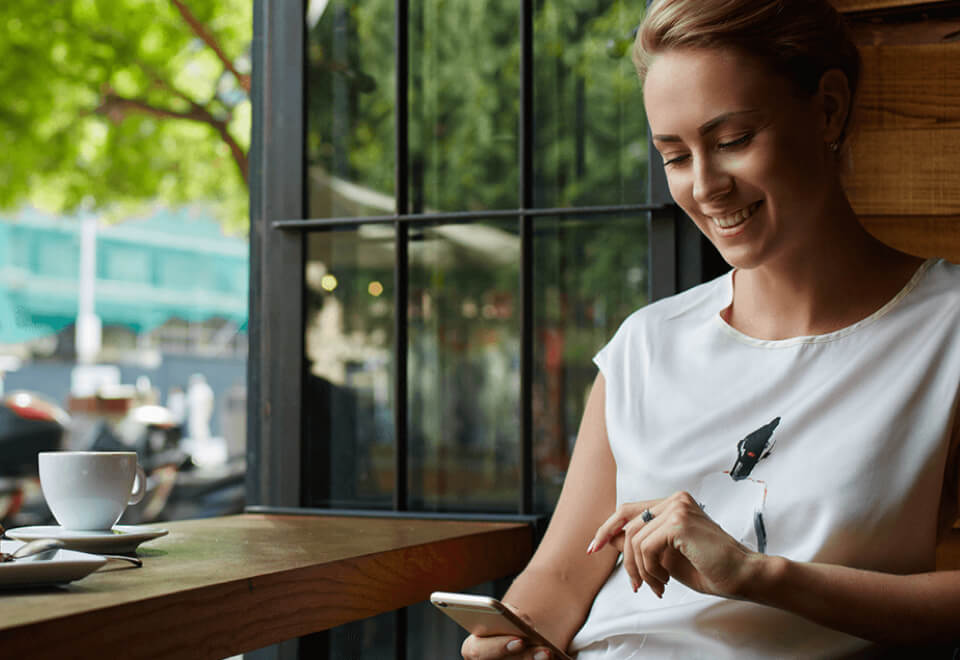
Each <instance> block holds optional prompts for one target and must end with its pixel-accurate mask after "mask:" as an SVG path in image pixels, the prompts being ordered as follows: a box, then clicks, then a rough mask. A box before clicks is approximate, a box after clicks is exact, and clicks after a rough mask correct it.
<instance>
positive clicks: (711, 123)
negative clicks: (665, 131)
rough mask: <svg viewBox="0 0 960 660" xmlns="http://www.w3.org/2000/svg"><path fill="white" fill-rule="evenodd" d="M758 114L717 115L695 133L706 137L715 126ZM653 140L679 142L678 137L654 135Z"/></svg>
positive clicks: (749, 112)
mask: <svg viewBox="0 0 960 660" xmlns="http://www.w3.org/2000/svg"><path fill="white" fill-rule="evenodd" d="M758 112H760V111H759V110H738V111H736V112H724V113H723V114H722V115H717V116H716V117H714V118H713V119H711V120H709V121H707V122H705V123H704V124H703V125H702V126H700V128H698V129H697V131H698V132H699V133H700V135H706V134H707V133H709V132H710V131H712V130H713V129H715V128H716V127H717V126H720V125H721V124H723V123H725V122H728V121H730V120H731V119H733V118H735V117H740V116H742V115H752V114H756V113H758ZM653 140H654V141H655V142H681V141H682V140H681V139H680V136H679V135H654V136H653Z"/></svg>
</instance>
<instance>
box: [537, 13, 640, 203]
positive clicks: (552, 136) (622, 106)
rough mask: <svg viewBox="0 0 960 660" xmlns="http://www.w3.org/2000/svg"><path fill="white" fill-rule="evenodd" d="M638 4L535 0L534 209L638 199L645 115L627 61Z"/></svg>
mask: <svg viewBox="0 0 960 660" xmlns="http://www.w3.org/2000/svg"><path fill="white" fill-rule="evenodd" d="M571 5H575V7H571ZM643 5H644V3H642V2H625V1H623V0H577V2H575V3H574V2H571V1H570V0H545V1H544V2H543V3H538V6H539V9H538V10H537V13H536V15H535V18H534V21H535V22H534V35H535V36H534V42H535V43H534V60H535V65H534V66H535V74H534V90H535V91H534V113H535V117H534V121H535V124H536V129H535V131H534V135H535V144H536V148H535V151H534V167H535V180H536V188H535V193H534V197H535V203H536V205H537V206H540V207H545V208H551V207H564V206H586V205H606V204H635V203H636V204H639V203H643V202H645V201H646V199H647V195H646V172H647V169H646V168H647V135H646V130H647V129H646V116H645V114H644V110H643V102H642V98H641V93H640V85H639V83H638V81H637V76H636V72H635V71H634V68H633V63H632V62H631V60H630V48H631V45H632V42H633V30H634V29H635V28H636V26H637V25H638V24H639V22H640V20H641V18H642V17H643V16H642V13H643Z"/></svg>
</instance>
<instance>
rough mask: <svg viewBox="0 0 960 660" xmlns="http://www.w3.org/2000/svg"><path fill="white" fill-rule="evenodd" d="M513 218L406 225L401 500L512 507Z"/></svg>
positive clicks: (429, 505) (515, 429) (423, 505)
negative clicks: (405, 444)
mask: <svg viewBox="0 0 960 660" xmlns="http://www.w3.org/2000/svg"><path fill="white" fill-rule="evenodd" d="M516 226H517V223H516V222H515V221H513V222H501V223H484V224H472V225H435V226H428V227H419V228H415V229H413V230H412V231H411V242H410V317H409V323H410V325H409V328H410V329H409V334H410V337H409V339H410V347H409V353H408V355H409V396H410V408H409V410H410V413H409V420H410V421H409V429H410V438H409V443H410V504H411V508H413V509H425V510H431V511H432V510H437V511H465V510H479V511H515V510H516V507H517V502H518V499H517V498H518V492H519V485H520V474H519V469H518V462H519V378H520V375H519V354H520V353H519V351H520V336H519V318H520V310H519V305H520V301H519V299H518V291H517V288H518V277H519V275H518V273H519V271H518V263H519V261H520V240H519V237H518V236H517V234H516Z"/></svg>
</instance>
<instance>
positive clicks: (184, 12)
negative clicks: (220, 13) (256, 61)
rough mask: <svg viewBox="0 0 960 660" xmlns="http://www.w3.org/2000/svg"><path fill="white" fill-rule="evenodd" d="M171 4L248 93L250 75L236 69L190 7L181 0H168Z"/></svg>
mask: <svg viewBox="0 0 960 660" xmlns="http://www.w3.org/2000/svg"><path fill="white" fill-rule="evenodd" d="M170 2H172V3H173V5H174V6H175V7H176V8H177V11H179V12H180V15H181V16H182V17H183V20H185V21H186V22H187V24H188V25H189V26H190V29H191V30H193V33H194V34H195V35H197V36H198V37H200V39H201V40H203V43H205V44H207V45H208V46H209V47H210V49H211V50H213V52H214V53H216V55H217V57H218V58H219V59H220V62H222V63H223V66H224V67H225V68H226V69H227V70H228V71H229V72H230V73H232V74H233V75H234V76H235V77H236V79H237V82H239V83H240V86H241V87H243V89H244V90H245V91H246V92H247V94H249V93H250V76H248V75H246V74H243V73H240V72H239V71H237V68H236V67H235V66H234V65H233V60H231V59H230V58H229V57H227V54H226V53H224V52H223V49H222V48H220V44H218V43H217V39H216V37H214V36H213V34H212V33H211V32H210V31H209V30H208V29H207V28H206V26H205V25H204V24H203V23H201V22H200V21H198V20H197V18H196V16H194V15H193V14H192V13H191V12H190V9H189V8H188V7H187V6H186V5H185V4H184V3H183V0H170Z"/></svg>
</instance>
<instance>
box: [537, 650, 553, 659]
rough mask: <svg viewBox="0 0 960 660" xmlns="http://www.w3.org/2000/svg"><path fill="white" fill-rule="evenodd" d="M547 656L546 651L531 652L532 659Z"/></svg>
mask: <svg viewBox="0 0 960 660" xmlns="http://www.w3.org/2000/svg"><path fill="white" fill-rule="evenodd" d="M549 657H550V656H549V655H547V652H546V651H537V652H536V653H534V654H533V660H547V658H549Z"/></svg>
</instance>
